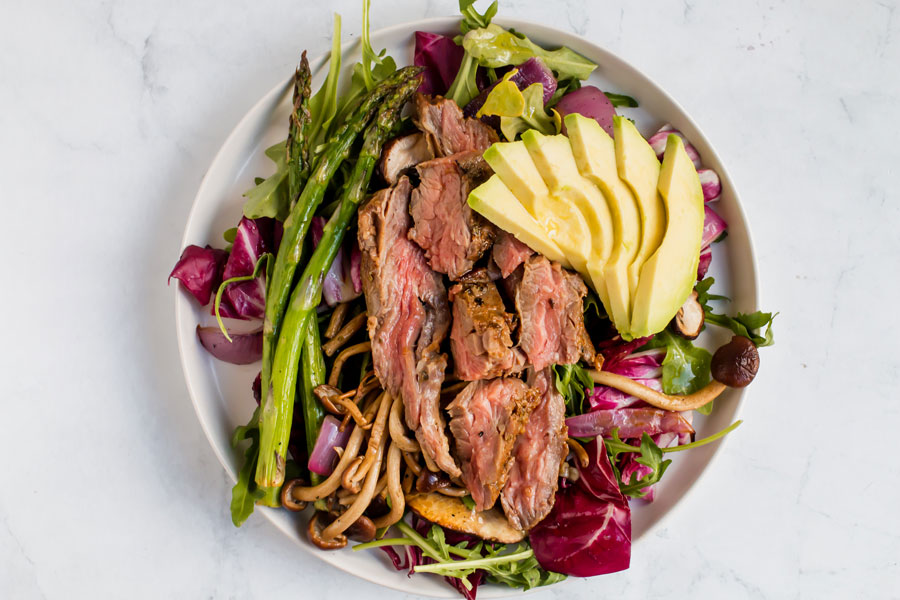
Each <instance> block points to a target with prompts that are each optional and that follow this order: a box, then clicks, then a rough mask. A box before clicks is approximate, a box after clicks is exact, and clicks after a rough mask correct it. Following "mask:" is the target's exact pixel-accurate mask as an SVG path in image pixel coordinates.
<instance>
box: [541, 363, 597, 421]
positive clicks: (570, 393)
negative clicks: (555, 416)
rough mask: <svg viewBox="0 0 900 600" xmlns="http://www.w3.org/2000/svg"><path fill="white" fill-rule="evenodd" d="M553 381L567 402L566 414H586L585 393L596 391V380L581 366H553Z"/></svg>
mask: <svg viewBox="0 0 900 600" xmlns="http://www.w3.org/2000/svg"><path fill="white" fill-rule="evenodd" d="M550 368H551V369H553V379H554V382H555V385H556V390H557V391H558V392H559V393H560V394H562V397H563V398H565V400H566V414H569V415H580V414H582V413H584V396H585V391H587V393H588V394H590V393H591V392H592V391H594V380H593V379H591V376H590V375H588V372H587V371H586V370H585V369H584V368H582V367H581V365H579V364H577V363H576V364H571V365H553V366H552V367H550Z"/></svg>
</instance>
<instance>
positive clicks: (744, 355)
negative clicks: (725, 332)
mask: <svg viewBox="0 0 900 600" xmlns="http://www.w3.org/2000/svg"><path fill="white" fill-rule="evenodd" d="M710 371H712V376H713V379H715V380H716V381H719V382H721V383H724V384H725V385H727V386H729V387H736V388H742V387H746V386H748V385H750V382H751V381H753V378H754V377H756V372H757V371H759V352H758V351H757V350H756V345H755V344H754V343H753V342H751V341H750V340H749V339H747V338H745V337H744V336H742V335H736V336H734V337H732V338H731V341H730V342H728V343H727V344H725V345H724V346H722V347H721V348H719V349H718V350H716V353H715V354H713V357H712V363H710Z"/></svg>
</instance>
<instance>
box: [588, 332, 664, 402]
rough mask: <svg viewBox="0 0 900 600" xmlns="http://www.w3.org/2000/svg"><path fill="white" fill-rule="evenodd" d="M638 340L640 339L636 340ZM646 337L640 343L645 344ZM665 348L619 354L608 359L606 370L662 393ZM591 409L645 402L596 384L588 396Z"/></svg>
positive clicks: (605, 365) (605, 364)
mask: <svg viewBox="0 0 900 600" xmlns="http://www.w3.org/2000/svg"><path fill="white" fill-rule="evenodd" d="M635 341H638V340H635ZM645 343H646V340H644V341H642V342H641V344H645ZM665 355H666V351H665V348H655V349H653V350H648V351H646V352H640V353H638V354H629V355H627V356H621V355H619V356H616V357H615V358H613V359H611V360H607V361H606V362H605V363H604V365H603V370H604V371H609V372H610V373H616V374H618V375H624V376H625V377H630V378H631V379H634V380H635V381H637V382H639V383H642V384H644V385H646V386H647V387H650V388H653V389H654V390H656V391H658V392H661V391H662V384H661V383H660V381H659V378H660V376H661V375H662V360H663V358H665ZM588 402H590V405H591V410H613V409H618V408H625V407H639V406H644V402H642V401H641V400H639V399H637V398H635V397H634V396H631V395H629V394H626V393H625V392H622V391H620V390H617V389H615V388H611V387H608V386H605V385H595V386H594V389H593V391H591V393H590V394H589V395H588Z"/></svg>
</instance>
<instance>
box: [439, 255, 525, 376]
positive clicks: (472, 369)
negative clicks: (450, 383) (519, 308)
mask: <svg viewBox="0 0 900 600" xmlns="http://www.w3.org/2000/svg"><path fill="white" fill-rule="evenodd" d="M450 300H451V301H452V302H453V325H452V327H451V329H450V350H451V351H452V353H453V363H454V364H455V365H456V374H457V375H458V376H459V378H460V379H462V380H463V381H476V380H478V379H490V378H492V377H501V376H504V375H512V374H514V373H518V372H519V371H521V370H523V369H524V368H525V354H524V353H523V352H522V351H521V350H519V349H518V348H514V347H513V341H512V337H511V335H510V332H511V330H512V329H514V327H515V317H514V316H513V315H511V314H509V313H508V312H506V308H505V307H504V306H503V300H502V299H501V298H500V293H499V292H498V291H497V285H496V284H495V283H494V282H493V281H491V279H490V277H489V276H488V274H487V272H486V271H485V270H484V269H479V270H477V271H473V272H472V273H469V274H468V275H466V276H465V277H463V279H462V281H461V282H460V283H457V284H456V285H454V286H453V287H452V288H450Z"/></svg>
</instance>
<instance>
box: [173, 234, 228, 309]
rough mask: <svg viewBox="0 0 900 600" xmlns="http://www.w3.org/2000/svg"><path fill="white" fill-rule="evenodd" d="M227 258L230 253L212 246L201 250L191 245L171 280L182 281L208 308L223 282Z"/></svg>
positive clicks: (198, 300) (183, 254)
mask: <svg viewBox="0 0 900 600" xmlns="http://www.w3.org/2000/svg"><path fill="white" fill-rule="evenodd" d="M227 258H228V253H227V252H225V251H224V250H217V249H216V248H213V247H212V246H207V247H206V248H201V247H200V246H194V245H190V246H188V247H187V248H185V249H184V252H182V253H181V258H179V259H178V262H177V263H175V268H173V269H172V272H171V273H170V274H169V279H170V280H171V279H172V278H173V277H174V278H175V279H177V280H178V281H180V282H181V285H183V286H184V288H185V289H186V290H187V291H189V292H190V293H191V295H193V296H194V298H196V299H197V302H199V303H200V304H201V305H203V306H206V305H207V304H209V299H210V297H211V296H212V293H213V290H215V289H216V288H217V287H218V286H219V283H220V282H221V281H222V266H223V265H224V264H225V260H226V259H227Z"/></svg>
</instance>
